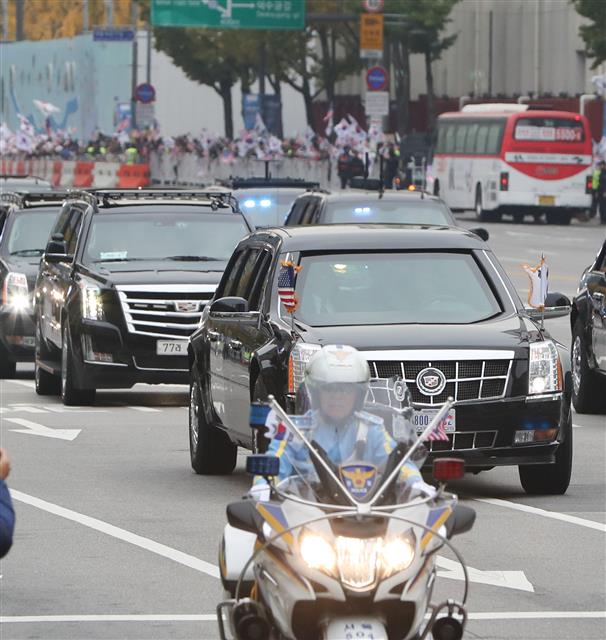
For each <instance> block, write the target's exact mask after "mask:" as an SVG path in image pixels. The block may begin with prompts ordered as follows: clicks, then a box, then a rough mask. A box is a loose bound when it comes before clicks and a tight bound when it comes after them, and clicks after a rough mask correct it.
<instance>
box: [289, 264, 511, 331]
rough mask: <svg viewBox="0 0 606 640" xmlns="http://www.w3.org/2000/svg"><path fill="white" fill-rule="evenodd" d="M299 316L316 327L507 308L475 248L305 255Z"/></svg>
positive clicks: (433, 319)
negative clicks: (467, 250)
mask: <svg viewBox="0 0 606 640" xmlns="http://www.w3.org/2000/svg"><path fill="white" fill-rule="evenodd" d="M300 264H301V267H302V269H301V271H300V272H299V274H298V277H297V282H296V291H297V296H298V298H299V308H298V310H297V311H296V313H295V317H296V318H297V319H299V320H301V321H302V322H304V323H306V324H309V325H311V326H331V325H332V326H342V325H369V324H401V323H412V324H445V323H449V324H450V323H454V324H468V323H472V322H478V321H480V320H484V319H486V318H489V317H491V316H494V315H495V314H498V313H499V312H501V311H502V309H501V307H500V305H499V303H498V301H497V300H496V298H495V296H494V294H493V292H492V289H491V288H490V285H489V283H488V282H487V281H486V278H485V276H484V273H483V272H482V270H481V269H480V267H479V266H478V264H477V263H476V261H475V259H474V258H473V256H472V255H471V254H469V253H439V252H431V253H426V252H424V253H416V252H406V253H371V254H368V253H364V254H363V253H353V254H336V255H314V256H305V255H304V256H303V257H302V259H301V263H300Z"/></svg>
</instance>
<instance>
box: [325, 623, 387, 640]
mask: <svg viewBox="0 0 606 640" xmlns="http://www.w3.org/2000/svg"><path fill="white" fill-rule="evenodd" d="M324 637H325V638H327V640H387V633H386V632H385V627H384V626H383V624H382V623H381V622H379V621H378V620H368V619H364V618H338V619H337V620H332V621H331V622H330V623H329V625H328V628H327V629H326V634H325V636H324Z"/></svg>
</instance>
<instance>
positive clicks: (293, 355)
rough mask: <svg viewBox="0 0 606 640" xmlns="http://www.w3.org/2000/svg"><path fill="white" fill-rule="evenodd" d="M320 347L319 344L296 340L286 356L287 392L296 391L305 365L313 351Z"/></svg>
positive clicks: (301, 380)
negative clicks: (287, 356)
mask: <svg viewBox="0 0 606 640" xmlns="http://www.w3.org/2000/svg"><path fill="white" fill-rule="evenodd" d="M321 348H322V347H321V346H320V345H319V344H307V343H305V342H297V343H296V344H295V346H294V347H293V349H292V351H291V352H290V357H289V358H288V392H289V393H296V391H297V389H298V388H299V385H300V384H301V383H302V382H303V378H304V376H305V367H306V366H307V363H308V362H309V361H310V360H311V358H312V356H313V355H314V353H316V352H317V351H319V350H320V349H321Z"/></svg>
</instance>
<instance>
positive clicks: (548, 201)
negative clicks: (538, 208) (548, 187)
mask: <svg viewBox="0 0 606 640" xmlns="http://www.w3.org/2000/svg"><path fill="white" fill-rule="evenodd" d="M539 204H540V205H543V206H544V207H553V205H554V204H555V196H539Z"/></svg>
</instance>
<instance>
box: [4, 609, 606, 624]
mask: <svg viewBox="0 0 606 640" xmlns="http://www.w3.org/2000/svg"><path fill="white" fill-rule="evenodd" d="M467 617H468V619H469V620H561V619H570V620H588V619H589V620H602V619H604V618H606V611H479V612H476V613H468V614H467ZM216 620H217V616H216V614H214V613H201V614H187V613H185V614H179V613H176V614H149V615H145V614H133V615H128V614H108V615H102V614H99V615H73V616H69V615H57V616H0V624H6V623H11V622H12V623H23V622H26V623H33V622H216Z"/></svg>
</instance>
